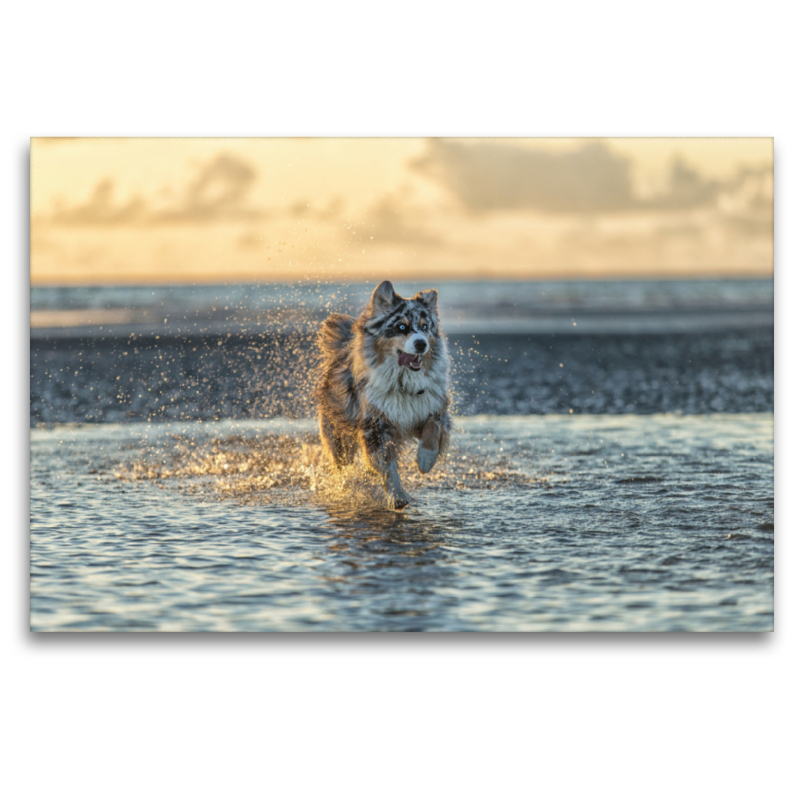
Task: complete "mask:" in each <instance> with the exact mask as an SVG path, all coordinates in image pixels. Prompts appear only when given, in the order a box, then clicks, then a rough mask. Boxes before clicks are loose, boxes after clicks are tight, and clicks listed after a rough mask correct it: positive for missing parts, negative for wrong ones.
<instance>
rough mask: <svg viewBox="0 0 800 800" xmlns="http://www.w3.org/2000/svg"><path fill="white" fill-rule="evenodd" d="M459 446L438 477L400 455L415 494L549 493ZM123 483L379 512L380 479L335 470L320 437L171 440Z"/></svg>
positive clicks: (122, 468) (120, 471) (528, 477)
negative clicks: (520, 490)
mask: <svg viewBox="0 0 800 800" xmlns="http://www.w3.org/2000/svg"><path fill="white" fill-rule="evenodd" d="M486 444H487V446H486V447H485V448H477V449H476V448H475V447H474V446H473V447H472V448H470V449H462V448H460V447H459V446H458V445H454V446H453V448H452V449H451V452H450V453H449V455H448V456H447V457H446V458H445V459H443V460H442V461H440V462H439V463H437V465H436V467H435V469H434V470H433V472H431V473H430V474H428V475H421V474H419V472H418V471H417V469H416V466H415V464H414V449H413V447H409V448H407V449H406V450H405V451H404V452H403V453H402V455H401V458H400V472H401V476H402V479H403V482H404V484H405V485H406V487H407V489H408V491H409V492H410V493H411V494H412V496H416V495H420V496H421V495H424V494H425V493H426V492H444V491H450V490H456V491H461V490H476V489H482V490H493V489H498V488H505V489H509V488H515V487H516V488H525V487H530V486H534V485H536V486H541V487H543V488H547V487H548V486H549V485H550V482H551V479H553V478H554V477H555V476H554V475H552V474H535V471H532V470H531V465H527V467H526V466H525V465H523V464H520V463H517V461H516V459H514V458H513V457H512V456H511V455H510V454H509V453H506V452H503V451H502V448H501V449H500V451H496V449H495V448H493V447H492V446H491V442H490V441H488V440H487V443H486ZM113 474H114V476H115V478H116V479H117V480H120V481H153V482H155V483H156V484H159V485H162V486H164V487H165V488H169V489H177V490H179V491H182V492H186V493H193V494H201V495H203V496H205V497H207V498H211V497H216V498H217V499H220V500H230V499H233V500H235V501H237V502H240V503H252V504H268V503H271V504H281V505H316V506H323V507H325V508H328V509H330V510H333V511H338V512H346V511H351V510H369V509H382V508H384V506H385V497H384V493H383V490H382V488H381V485H380V481H379V479H378V477H377V476H376V475H375V474H374V473H372V472H371V471H370V470H369V469H368V468H367V466H366V464H365V463H364V462H363V460H361V459H358V460H357V461H356V462H355V463H354V464H352V465H351V466H348V467H345V468H343V469H339V470H337V469H334V468H333V467H332V466H331V465H329V464H328V463H327V461H326V460H325V458H324V455H323V452H322V447H321V444H320V440H319V436H318V435H316V434H314V433H310V432H305V433H298V434H295V435H286V434H275V433H266V434H261V435H257V436H252V435H250V436H244V435H232V436H216V437H213V438H209V439H207V440H205V441H199V440H197V439H196V438H193V437H187V436H181V435H173V436H172V437H170V438H169V439H168V440H166V441H163V442H162V443H160V444H158V445H156V446H153V447H151V448H150V449H149V450H148V453H147V455H146V457H144V458H139V459H137V460H135V461H132V462H127V463H122V464H119V465H118V466H117V467H116V468H115V469H114V472H113Z"/></svg>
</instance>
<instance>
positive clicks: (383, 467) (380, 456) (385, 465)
mask: <svg viewBox="0 0 800 800" xmlns="http://www.w3.org/2000/svg"><path fill="white" fill-rule="evenodd" d="M362 434H363V444H364V454H365V455H366V457H367V463H368V464H369V465H370V467H372V469H373V470H375V472H377V473H378V475H380V476H381V480H382V481H383V489H384V491H385V492H386V501H387V503H388V504H389V508H390V509H392V510H393V511H399V510H400V509H401V508H405V507H406V506H407V505H408V504H409V503H410V502H411V497H410V496H409V495H408V493H407V492H406V490H405V489H403V484H402V483H401V482H400V473H399V472H398V471H397V447H396V445H395V443H394V441H393V437H392V432H391V429H390V428H389V426H388V425H386V423H384V422H381V421H380V420H375V419H372V420H367V421H366V422H365V424H364V428H363V431H362Z"/></svg>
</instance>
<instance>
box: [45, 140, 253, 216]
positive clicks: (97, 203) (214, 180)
mask: <svg viewBox="0 0 800 800" xmlns="http://www.w3.org/2000/svg"><path fill="white" fill-rule="evenodd" d="M256 176H257V173H256V171H255V170H254V169H253V167H251V166H250V165H249V164H248V163H247V162H245V161H242V160H241V159H238V158H234V157H233V156H229V155H224V154H223V155H219V156H217V157H216V158H215V159H213V160H212V161H210V162H209V163H207V164H205V165H204V166H203V167H202V168H201V169H200V171H199V173H198V174H197V176H196V177H195V178H194V180H192V181H191V182H190V183H189V185H188V186H187V187H186V188H185V190H184V192H183V194H182V198H181V199H180V200H179V201H178V202H176V203H174V204H173V205H172V207H167V208H166V209H160V210H156V209H152V208H150V207H148V205H147V203H145V201H144V200H142V199H141V198H138V197H137V198H134V199H133V200H131V201H129V202H127V203H119V202H117V200H116V199H115V197H114V194H115V189H114V182H113V181H112V180H111V179H109V178H106V179H104V180H102V181H100V183H98V184H97V186H96V187H95V189H94V191H93V193H92V195H91V197H90V198H89V200H88V201H87V202H86V203H83V204H82V205H76V206H72V207H63V206H62V207H59V208H57V209H56V210H55V211H54V212H53V214H52V215H51V216H50V217H49V218H47V219H46V220H44V219H37V220H36V221H37V222H44V221H46V222H49V223H51V224H54V225H74V226H98V227H99V226H109V225H142V226H144V225H162V224H169V223H200V222H203V223H207V222H217V221H228V220H253V219H258V218H260V217H262V216H263V213H262V212H261V211H259V210H258V209H255V208H251V207H249V206H247V204H246V199H247V195H248V193H249V191H250V188H251V187H252V185H253V183H254V181H255V180H256Z"/></svg>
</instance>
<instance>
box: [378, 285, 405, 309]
mask: <svg viewBox="0 0 800 800" xmlns="http://www.w3.org/2000/svg"><path fill="white" fill-rule="evenodd" d="M402 299H403V298H402V297H400V295H399V294H397V292H395V290H394V286H392V284H391V283H390V282H389V281H384V282H383V283H382V284H381V285H380V286H378V287H376V288H375V291H374V292H373V293H372V307H373V309H375V311H389V310H390V309H392V308H394V307H395V306H396V305H397V304H398V303H400V302H401V301H402Z"/></svg>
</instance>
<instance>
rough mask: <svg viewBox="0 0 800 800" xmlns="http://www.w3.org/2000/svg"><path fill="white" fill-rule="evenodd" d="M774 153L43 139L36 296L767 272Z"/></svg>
mask: <svg viewBox="0 0 800 800" xmlns="http://www.w3.org/2000/svg"><path fill="white" fill-rule="evenodd" d="M772 270H773V147H772V139H769V138H758V139H752V138H751V139H748V138H729V139H712V138H708V139H144V138H142V139H110V138H109V139H44V138H38V139H33V140H32V142H31V283H32V284H33V285H66V284H113V283H187V282H189V283H191V282H209V283H218V282H225V281H296V280H320V279H321V280H360V279H365V280H382V279H383V278H384V277H386V276H391V277H392V279H393V280H434V279H448V278H452V279H456V278H460V279H471V278H475V279H495V278H496V279H502V278H507V279H528V280H535V279H539V278H541V279H569V278H602V277H659V278H662V277H703V276H770V275H771V274H772Z"/></svg>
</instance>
